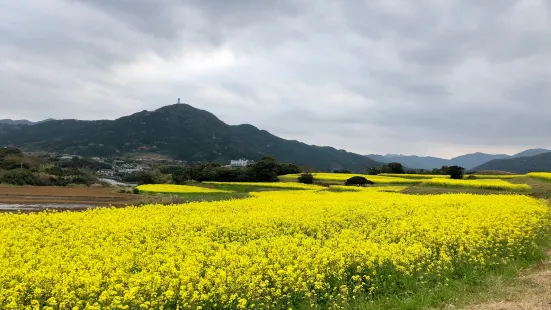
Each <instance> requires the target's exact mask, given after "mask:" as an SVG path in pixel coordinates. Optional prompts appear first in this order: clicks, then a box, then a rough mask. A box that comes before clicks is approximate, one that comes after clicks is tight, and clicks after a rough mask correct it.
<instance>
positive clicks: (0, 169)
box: [0, 148, 99, 186]
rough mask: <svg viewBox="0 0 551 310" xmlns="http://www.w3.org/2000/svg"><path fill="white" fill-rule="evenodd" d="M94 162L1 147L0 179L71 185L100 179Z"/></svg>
mask: <svg viewBox="0 0 551 310" xmlns="http://www.w3.org/2000/svg"><path fill="white" fill-rule="evenodd" d="M91 168H94V166H93V164H92V163H90V162H87V161H83V160H75V161H66V162H60V161H56V160H55V159H54V158H50V157H42V158H39V157H37V156H32V155H28V154H24V153H23V152H21V151H20V150H19V149H15V148H0V183H1V184H10V185H36V186H68V185H86V186H90V185H92V184H94V183H99V181H98V179H97V178H96V177H95V176H94V174H93V170H91Z"/></svg>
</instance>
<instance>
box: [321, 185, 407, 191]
mask: <svg viewBox="0 0 551 310" xmlns="http://www.w3.org/2000/svg"><path fill="white" fill-rule="evenodd" d="M406 188H407V186H346V185H330V186H329V189H335V190H340V191H349V192H401V191H403V190H404V189H406Z"/></svg>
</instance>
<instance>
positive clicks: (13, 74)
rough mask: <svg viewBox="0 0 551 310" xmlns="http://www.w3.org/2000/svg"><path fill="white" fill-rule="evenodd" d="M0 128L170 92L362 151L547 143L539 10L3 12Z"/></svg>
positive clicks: (450, 5) (375, 4)
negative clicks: (6, 121)
mask: <svg viewBox="0 0 551 310" xmlns="http://www.w3.org/2000/svg"><path fill="white" fill-rule="evenodd" d="M3 5H4V9H3V10H2V11H0V82H1V83H0V98H2V101H0V111H1V113H0V114H1V116H0V118H9V117H11V118H29V119H33V120H38V119H43V118H48V117H55V118H82V119H95V118H110V119H113V118H117V117H120V116H122V115H125V114H129V113H133V112H137V111H140V110H143V109H149V110H152V109H156V108H158V107H160V106H163V105H166V104H171V103H174V102H175V101H176V98H178V97H180V98H182V100H183V101H185V102H187V103H190V104H192V105H194V106H196V107H198V108H201V109H205V110H208V111H211V112H213V113H214V114H216V115H217V116H218V117H220V118H221V119H222V120H224V121H226V122H228V123H231V124H238V123H251V124H253V125H255V126H257V127H259V128H263V129H266V130H269V131H271V132H272V133H274V134H276V135H280V136H282V137H285V138H290V139H297V140H300V141H304V142H307V143H315V144H321V145H332V146H335V147H337V148H344V149H348V150H351V151H355V152H360V153H375V152H376V153H417V154H426V155H429V154H430V155H440V156H452V155H456V154H459V153H463V152H471V151H487V152H499V153H502V152H506V153H507V152H509V153H511V152H515V151H518V150H522V149H523V148H527V147H551V140H549V138H548V133H549V132H551V122H549V121H548V120H549V119H550V117H551V93H550V89H551V73H550V72H551V70H550V69H551V56H550V55H551V5H550V3H549V1H545V0H524V1H521V0H488V1H475V0H453V1H452V0H450V1H439V0H419V1H414V2H413V1H407V0H396V1H382V0H381V1H334V0H321V1H316V2H315V5H314V3H313V2H311V1H306V0H282V1H269V2H262V1H254V0H236V1H217V0H208V1H200V0H188V1H183V0H159V1H150V0H136V1H129V0H110V1H107V0H43V1H40V2H36V1H32V0H21V1H10V2H8V3H6V4H3Z"/></svg>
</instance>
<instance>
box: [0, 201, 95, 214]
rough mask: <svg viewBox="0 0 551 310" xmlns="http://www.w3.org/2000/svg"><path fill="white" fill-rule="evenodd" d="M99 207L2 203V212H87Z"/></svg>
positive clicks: (0, 206)
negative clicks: (86, 210) (89, 209)
mask: <svg viewBox="0 0 551 310" xmlns="http://www.w3.org/2000/svg"><path fill="white" fill-rule="evenodd" d="M96 207H97V206H93V205H89V204H76V203H36V204H20V203H9V204H6V203H0V212H17V211H21V212H36V211H43V210H60V211H64V210H85V209H88V208H96Z"/></svg>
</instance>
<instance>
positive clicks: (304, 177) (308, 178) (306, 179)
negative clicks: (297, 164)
mask: <svg viewBox="0 0 551 310" xmlns="http://www.w3.org/2000/svg"><path fill="white" fill-rule="evenodd" d="M298 182H299V183H303V184H313V183H314V175H312V174H311V173H303V174H301V175H300V176H299V177H298Z"/></svg>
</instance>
